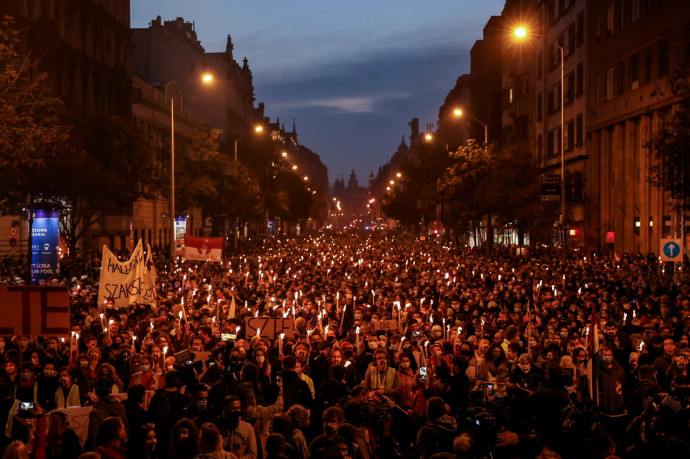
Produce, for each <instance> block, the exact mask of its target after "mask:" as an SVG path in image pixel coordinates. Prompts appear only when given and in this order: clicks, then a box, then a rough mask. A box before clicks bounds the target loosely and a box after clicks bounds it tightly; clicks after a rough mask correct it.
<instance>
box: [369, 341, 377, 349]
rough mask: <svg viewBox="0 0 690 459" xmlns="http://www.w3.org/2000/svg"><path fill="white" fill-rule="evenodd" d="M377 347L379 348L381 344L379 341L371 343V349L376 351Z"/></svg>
mask: <svg viewBox="0 0 690 459" xmlns="http://www.w3.org/2000/svg"><path fill="white" fill-rule="evenodd" d="M377 347H379V342H378V341H369V349H371V350H374V349H376V348H377Z"/></svg>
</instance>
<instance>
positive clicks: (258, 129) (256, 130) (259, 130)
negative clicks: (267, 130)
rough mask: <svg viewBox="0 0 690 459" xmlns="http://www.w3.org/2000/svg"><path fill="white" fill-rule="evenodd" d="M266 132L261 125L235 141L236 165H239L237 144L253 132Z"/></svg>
mask: <svg viewBox="0 0 690 459" xmlns="http://www.w3.org/2000/svg"><path fill="white" fill-rule="evenodd" d="M263 130H264V127H263V126H261V125H258V126H255V127H254V128H253V129H250V130H249V131H247V132H245V133H244V134H242V135H241V136H239V137H238V138H236V139H235V165H237V143H238V142H239V141H240V140H242V138H243V137H244V136H246V135H248V134H251V133H252V132H256V133H257V134H258V133H260V132H262V131H263Z"/></svg>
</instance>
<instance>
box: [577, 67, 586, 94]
mask: <svg viewBox="0 0 690 459" xmlns="http://www.w3.org/2000/svg"><path fill="white" fill-rule="evenodd" d="M575 73H576V74H577V75H576V77H575V95H578V96H579V95H581V94H582V92H583V90H584V79H585V69H584V66H583V65H582V62H578V64H577V68H576V70H575Z"/></svg>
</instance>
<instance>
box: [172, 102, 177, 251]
mask: <svg viewBox="0 0 690 459" xmlns="http://www.w3.org/2000/svg"><path fill="white" fill-rule="evenodd" d="M170 220H171V221H172V233H171V237H170V259H171V260H175V255H176V252H177V247H176V241H175V98H174V97H171V98H170ZM171 262H172V261H171Z"/></svg>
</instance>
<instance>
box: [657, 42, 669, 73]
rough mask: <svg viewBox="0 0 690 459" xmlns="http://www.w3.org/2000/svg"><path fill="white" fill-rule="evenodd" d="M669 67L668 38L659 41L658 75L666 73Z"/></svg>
mask: <svg viewBox="0 0 690 459" xmlns="http://www.w3.org/2000/svg"><path fill="white" fill-rule="evenodd" d="M670 69H671V62H670V61H669V57H668V40H661V41H659V76H662V75H667V74H668V72H669V70H670Z"/></svg>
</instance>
